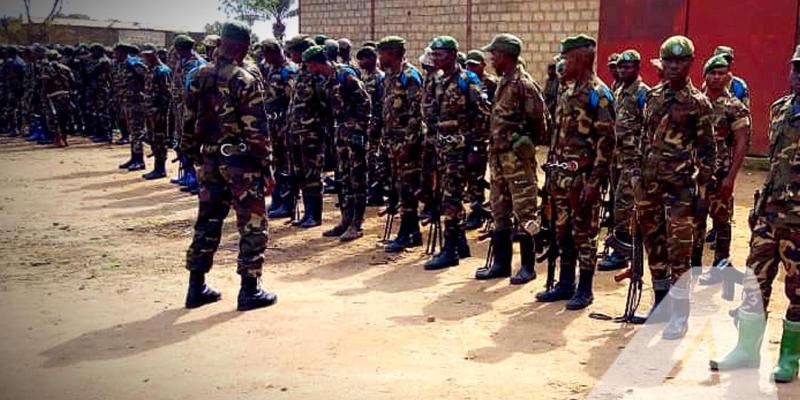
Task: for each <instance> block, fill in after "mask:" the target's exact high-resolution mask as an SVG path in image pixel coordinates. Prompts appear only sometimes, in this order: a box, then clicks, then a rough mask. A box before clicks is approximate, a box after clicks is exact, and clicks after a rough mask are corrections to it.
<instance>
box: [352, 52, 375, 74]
mask: <svg viewBox="0 0 800 400" xmlns="http://www.w3.org/2000/svg"><path fill="white" fill-rule="evenodd" d="M356 59H357V60H358V66H359V68H361V69H363V70H365V71H370V72H372V71H375V70H376V69H377V68H378V51H377V50H375V48H374V47H369V46H366V47H362V48H361V49H360V50H359V51H358V53H356Z"/></svg>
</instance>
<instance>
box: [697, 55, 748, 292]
mask: <svg viewBox="0 0 800 400" xmlns="http://www.w3.org/2000/svg"><path fill="white" fill-rule="evenodd" d="M703 72H704V75H705V84H704V88H705V89H704V94H705V95H706V96H707V97H708V99H709V100H710V101H711V105H712V106H713V107H714V114H713V117H712V118H713V123H714V141H715V143H716V147H717V160H716V163H715V164H714V175H713V177H712V179H711V182H710V183H709V186H708V188H707V189H706V198H705V199H699V200H698V206H697V209H696V215H695V236H694V247H693V249H692V266H694V267H701V266H702V261H703V245H704V240H703V239H704V238H705V237H706V232H705V230H706V218H707V217H708V216H711V220H712V221H713V227H714V230H715V231H716V235H715V240H716V243H715V246H714V262H713V264H712V265H713V266H714V267H715V268H711V269H710V270H709V271H707V272H705V273H703V274H702V275H701V276H700V279H699V283H700V285H712V284H716V283H719V282H720V281H722V269H723V268H726V267H727V266H730V265H731V263H730V261H729V260H728V259H729V257H730V250H731V218H732V217H733V187H734V183H735V182H736V176H737V175H738V174H739V170H740V169H741V167H742V164H743V163H744V157H745V156H746V155H747V150H748V147H749V146H748V145H749V142H750V132H751V128H750V111H749V110H748V109H747V107H746V106H745V105H744V104H742V102H741V101H739V99H737V98H736V97H734V96H733V95H732V94H731V93H730V91H729V90H728V82H729V81H730V79H731V76H730V64H729V63H728V60H727V59H726V58H725V57H724V56H722V55H719V56H714V57H712V58H710V59H709V60H708V62H706V65H705V67H704V69H703Z"/></svg>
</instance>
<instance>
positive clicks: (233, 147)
mask: <svg viewBox="0 0 800 400" xmlns="http://www.w3.org/2000/svg"><path fill="white" fill-rule="evenodd" d="M248 150H249V146H247V144H246V143H238V144H233V143H225V144H223V145H222V146H220V147H219V153H220V154H222V156H223V157H233V156H241V155H244V154H247V151H248Z"/></svg>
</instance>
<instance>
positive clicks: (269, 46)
mask: <svg viewBox="0 0 800 400" xmlns="http://www.w3.org/2000/svg"><path fill="white" fill-rule="evenodd" d="M260 47H261V50H262V51H264V52H269V53H276V52H279V51H280V50H281V43H280V42H278V41H277V40H275V39H264V40H262V41H261V44H260Z"/></svg>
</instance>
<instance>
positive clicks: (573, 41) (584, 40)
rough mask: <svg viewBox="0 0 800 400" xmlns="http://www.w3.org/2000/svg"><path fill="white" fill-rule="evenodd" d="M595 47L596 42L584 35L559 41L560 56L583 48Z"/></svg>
mask: <svg viewBox="0 0 800 400" xmlns="http://www.w3.org/2000/svg"><path fill="white" fill-rule="evenodd" d="M595 46H597V40H595V39H594V38H593V37H591V36H587V35H584V34H580V35H578V36H569V37H566V38H564V39H563V40H561V51H560V53H561V54H564V53H566V52H568V51H571V50H575V49H580V48H584V47H595Z"/></svg>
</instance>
